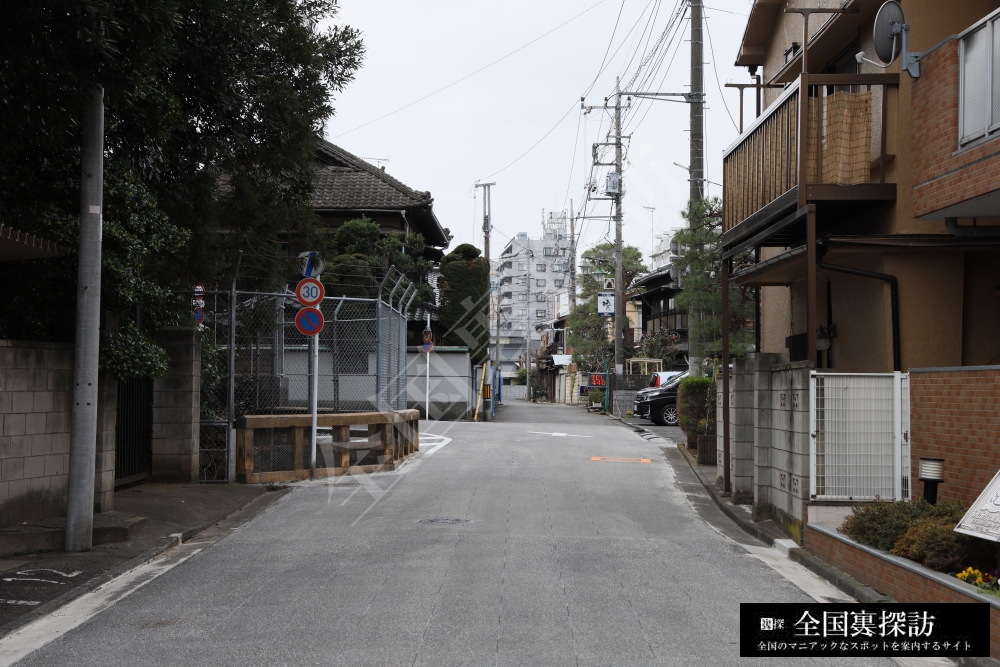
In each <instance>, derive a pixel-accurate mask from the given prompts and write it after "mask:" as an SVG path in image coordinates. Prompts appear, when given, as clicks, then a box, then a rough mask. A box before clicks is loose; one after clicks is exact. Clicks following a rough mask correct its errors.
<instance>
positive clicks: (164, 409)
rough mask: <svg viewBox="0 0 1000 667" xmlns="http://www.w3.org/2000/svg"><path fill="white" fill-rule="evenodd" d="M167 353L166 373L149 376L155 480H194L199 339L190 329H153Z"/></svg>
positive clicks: (199, 361) (197, 453)
mask: <svg viewBox="0 0 1000 667" xmlns="http://www.w3.org/2000/svg"><path fill="white" fill-rule="evenodd" d="M156 343H157V345H160V346H161V347H163V348H164V349H165V350H166V351H167V354H168V355H169V357H170V365H169V366H168V368H167V374H166V376H164V377H162V378H155V379H154V380H153V439H152V440H153V442H152V449H153V460H152V478H153V481H156V482H197V481H198V473H199V460H198V459H199V450H200V442H199V441H200V435H201V428H200V427H201V422H200V405H201V403H200V398H201V393H200V392H201V342H200V337H199V334H198V332H197V331H196V330H194V329H189V328H186V327H174V328H169V329H162V330H160V331H157V332H156Z"/></svg>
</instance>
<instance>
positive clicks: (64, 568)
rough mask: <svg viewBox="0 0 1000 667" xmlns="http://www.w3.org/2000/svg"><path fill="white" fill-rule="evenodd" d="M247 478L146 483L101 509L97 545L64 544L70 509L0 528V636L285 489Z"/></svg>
mask: <svg viewBox="0 0 1000 667" xmlns="http://www.w3.org/2000/svg"><path fill="white" fill-rule="evenodd" d="M270 488H271V489H273V491H269V490H268V487H266V486H263V485H247V484H153V483H147V484H140V485H137V486H133V487H129V488H127V489H123V490H121V491H116V492H115V510H114V511H112V512H104V513H100V514H95V515H94V548H93V549H91V550H90V551H85V552H78V553H68V552H65V551H63V550H62V549H63V544H64V539H65V538H64V536H65V522H66V519H65V517H60V518H54V519H49V520H46V521H41V522H37V523H33V524H26V525H21V526H13V527H9V528H3V529H0V554H2V555H0V637H2V636H4V635H7V634H9V633H10V632H12V631H13V630H15V629H17V628H19V627H21V626H22V625H25V624H27V623H29V622H31V621H33V620H35V619H36V618H38V617H40V616H44V615H46V614H49V613H51V612H52V611H54V610H55V609H57V608H58V607H60V606H62V605H64V604H66V603H67V602H69V601H70V600H72V599H74V598H76V597H79V596H80V595H83V594H84V593H86V592H88V591H91V590H93V589H95V588H97V587H98V586H100V585H101V584H103V583H105V582H106V581H108V580H110V579H112V578H114V577H116V576H118V575H119V574H121V573H123V572H126V571H128V570H130V569H132V568H134V567H136V566H137V565H139V564H141V563H144V562H146V561H148V560H151V559H153V558H155V557H156V556H157V555H159V554H160V553H162V552H164V551H166V550H167V549H169V548H170V547H172V546H175V545H177V544H179V543H181V542H184V541H187V540H189V539H190V538H191V537H193V536H194V535H196V534H197V533H199V532H201V531H203V530H205V529H206V528H209V527H211V526H213V525H215V524H217V523H219V522H220V521H222V520H223V519H226V518H227V517H241V518H245V519H249V518H251V517H253V516H255V515H256V514H258V513H260V512H262V511H264V510H265V509H266V508H267V507H269V506H270V505H271V504H272V503H274V502H275V501H276V500H278V499H279V498H280V497H281V496H283V495H284V493H285V489H284V488H283V487H270Z"/></svg>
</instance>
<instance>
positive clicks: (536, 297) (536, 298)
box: [535, 294, 545, 301]
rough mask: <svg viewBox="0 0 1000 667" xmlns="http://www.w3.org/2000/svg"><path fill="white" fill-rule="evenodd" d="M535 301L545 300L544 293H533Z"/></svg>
mask: <svg viewBox="0 0 1000 667" xmlns="http://www.w3.org/2000/svg"><path fill="white" fill-rule="evenodd" d="M535 301H545V295H544V294H536V295H535Z"/></svg>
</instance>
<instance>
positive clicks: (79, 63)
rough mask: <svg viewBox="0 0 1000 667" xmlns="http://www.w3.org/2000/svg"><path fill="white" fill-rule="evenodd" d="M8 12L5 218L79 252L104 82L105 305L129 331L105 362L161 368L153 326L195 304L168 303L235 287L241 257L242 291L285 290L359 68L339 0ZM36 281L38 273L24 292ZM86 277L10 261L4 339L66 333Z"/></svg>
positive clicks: (2, 175)
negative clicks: (333, 130)
mask: <svg viewBox="0 0 1000 667" xmlns="http://www.w3.org/2000/svg"><path fill="white" fill-rule="evenodd" d="M5 10H6V12H5V16H4V21H3V22H0V39H2V44H3V47H0V48H3V56H2V59H3V63H4V66H3V68H0V91H2V94H0V133H2V134H0V201H2V202H3V206H0V223H3V224H5V225H10V226H12V227H15V228H19V229H22V230H25V231H29V232H33V233H37V234H40V235H42V236H44V237H46V238H51V239H53V240H56V241H59V242H61V243H65V244H67V245H68V246H70V247H71V248H73V247H75V245H76V243H77V241H76V226H77V224H78V218H77V214H78V211H77V207H78V205H79V180H80V178H79V174H80V148H79V145H80V113H81V100H82V99H84V93H85V91H87V90H88V89H89V88H90V87H91V86H92V85H94V84H99V85H101V86H103V89H104V100H105V146H106V151H105V170H106V173H105V201H104V206H103V218H104V220H103V221H104V227H105V247H104V252H103V269H104V278H105V279H104V280H103V281H102V305H103V307H104V309H106V310H107V311H109V314H110V317H109V318H108V319H109V320H110V321H113V320H116V319H117V320H119V321H121V322H122V326H123V329H124V330H125V331H126V332H127V335H125V336H119V337H118V339H117V348H115V347H114V345H115V343H114V342H112V345H111V347H110V348H109V347H106V348H105V354H102V359H104V360H105V361H106V362H107V361H112V362H113V363H116V364H117V368H115V371H116V373H118V374H119V376H120V377H125V376H129V375H137V374H146V373H150V372H156V370H157V369H162V361H163V358H162V354H160V355H158V354H157V353H156V348H155V347H154V346H152V342H151V338H150V336H149V332H150V331H151V330H152V329H154V328H155V327H158V326H162V325H165V324H169V323H173V322H177V321H180V320H179V318H181V317H183V316H187V314H188V313H189V308H190V303H189V302H186V299H183V298H170V296H169V295H170V294H171V293H173V292H175V291H176V290H179V289H190V287H191V285H192V284H193V283H194V282H196V281H197V282H204V283H207V284H208V285H209V286H211V285H213V284H222V285H226V284H228V282H229V281H230V280H231V279H232V267H233V263H234V262H233V260H234V256H235V253H236V250H242V251H243V257H244V261H243V263H242V266H241V276H242V277H243V278H244V280H245V281H246V283H247V284H253V285H260V286H275V285H276V284H280V283H281V282H282V281H283V280H284V279H285V278H286V277H287V275H288V272H289V268H290V267H289V262H288V258H287V253H286V251H285V248H284V246H283V242H284V241H285V240H287V239H289V238H296V237H298V238H304V239H312V238H314V237H315V236H316V235H317V234H318V233H319V232H318V230H317V229H316V216H315V215H314V214H313V212H312V210H311V204H310V189H311V185H312V170H313V161H314V150H315V141H316V134H317V132H318V131H319V130H320V128H321V127H322V124H323V122H324V121H325V120H326V119H327V117H328V116H329V115H330V114H331V113H332V112H333V107H332V98H333V94H334V93H335V92H337V91H339V90H341V89H342V88H343V86H344V85H345V84H346V83H347V82H349V81H350V80H351V78H352V77H353V74H354V72H355V71H356V70H357V68H358V67H359V66H360V63H361V58H362V56H363V53H364V49H363V46H362V43H361V40H360V37H359V34H358V32H357V31H356V30H354V29H352V28H349V27H341V26H335V27H331V28H329V29H325V30H321V29H320V28H319V26H320V25H321V23H323V22H325V21H327V20H329V19H331V18H333V17H334V16H335V14H336V10H337V2H336V0H304V1H300V0H198V1H196V0H149V1H148V2H139V3H122V2H114V1H113V0H42V1H39V2H30V3H14V4H12V5H11V6H10V7H6V8H5ZM25 273H30V274H31V275H33V276H34V277H35V278H36V279H34V280H32V281H31V283H30V284H27V285H25V284H24V282H23V275H24V274H25ZM75 275H76V269H75V259H73V258H69V259H67V260H56V261H51V260H44V261H42V262H35V263H31V264H27V265H24V264H21V265H9V264H8V265H6V266H0V287H2V288H5V289H4V291H5V295H6V296H5V299H6V302H7V307H6V308H4V309H3V310H0V336H5V337H31V338H33V339H41V340H66V339H67V338H68V337H70V336H71V335H72V330H73V328H72V327H66V326H65V323H66V322H67V321H70V322H72V321H73V317H74V316H73V312H74V309H75V303H74V301H75V289H74V284H75ZM36 311H37V312H36ZM29 312H31V315H30V316H27V317H25V313H29ZM137 314H138V315H137ZM115 349H117V352H115V353H113V354H109V353H108V352H109V350H115ZM157 357H159V359H157ZM115 358H117V359H118V361H117V362H114V361H113V360H114V359H115Z"/></svg>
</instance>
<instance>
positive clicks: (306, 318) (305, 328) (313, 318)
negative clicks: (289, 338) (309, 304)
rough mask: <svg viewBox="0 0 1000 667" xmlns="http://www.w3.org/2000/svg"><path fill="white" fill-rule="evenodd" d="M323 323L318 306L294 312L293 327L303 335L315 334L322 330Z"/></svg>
mask: <svg viewBox="0 0 1000 667" xmlns="http://www.w3.org/2000/svg"><path fill="white" fill-rule="evenodd" d="M324 323H325V320H324V319H323V313H322V312H321V311H320V309H319V308H303V309H302V310H300V311H299V312H297V313H295V328H296V329H298V330H299V333H301V334H302V335H304V336H315V335H316V334H318V333H319V332H320V331H322V330H323V324H324Z"/></svg>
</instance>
